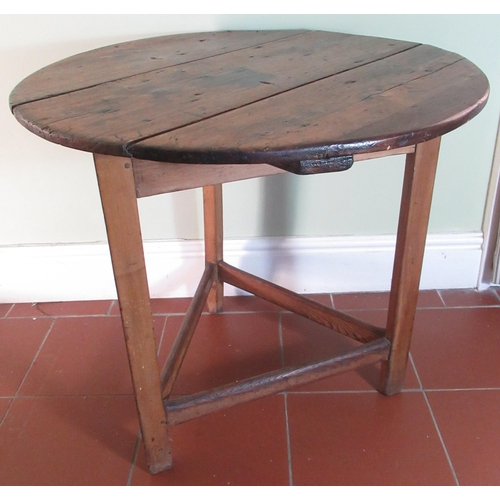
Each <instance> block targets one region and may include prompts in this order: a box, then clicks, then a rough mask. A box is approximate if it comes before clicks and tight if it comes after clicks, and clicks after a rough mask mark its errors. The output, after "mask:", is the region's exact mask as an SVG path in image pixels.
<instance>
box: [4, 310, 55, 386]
mask: <svg viewBox="0 0 500 500" xmlns="http://www.w3.org/2000/svg"><path fill="white" fill-rule="evenodd" d="M52 321H53V320H51V319H48V318H36V319H31V318H22V319H4V320H2V321H0V396H14V395H15V394H16V392H17V390H18V389H19V385H20V384H21V382H22V380H23V378H24V376H25V375H26V372H27V371H28V368H29V367H30V366H31V363H32V362H33V359H34V357H35V354H36V353H37V352H38V349H39V348H40V345H41V344H42V341H43V339H44V338H45V336H46V334H47V332H48V331H49V328H50V326H51V325H52Z"/></svg>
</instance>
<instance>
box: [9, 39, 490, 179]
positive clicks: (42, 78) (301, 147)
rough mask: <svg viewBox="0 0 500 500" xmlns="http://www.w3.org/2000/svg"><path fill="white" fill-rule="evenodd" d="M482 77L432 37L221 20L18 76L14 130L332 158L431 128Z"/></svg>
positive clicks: (102, 148)
mask: <svg viewBox="0 0 500 500" xmlns="http://www.w3.org/2000/svg"><path fill="white" fill-rule="evenodd" d="M488 93H489V85H488V80H487V78H486V77H485V75H484V74H483V73H482V72H481V71H480V70H479V69H478V68H477V67H476V66H475V65H474V64H472V63H471V62H470V61H468V60H467V59H465V58H463V57H461V56H460V55H458V54H455V53H452V52H448V51H445V50H442V49H439V48H436V47H433V46H429V45H422V44H419V43H412V42H407V41H398V40H389V39H383V38H375V37H368V36H357V35H349V34H342V33H331V32H323V31H305V30H294V31H234V32H213V33H195V34H184V35H174V36H164V37H156V38H149V39H143V40H137V41H131V42H126V43H120V44H116V45H111V46H108V47H103V48H100V49H96V50H93V51H90V52H86V53H83V54H78V55H75V56H73V57H69V58H67V59H64V60H62V61H60V62H57V63H54V64H52V65H50V66H47V67H45V68H43V69H41V70H40V71H38V72H36V73H34V74H32V75H31V76H29V77H28V78H26V79H25V80H23V81H22V82H21V83H20V84H19V85H18V86H17V87H16V88H15V89H14V90H13V91H12V93H11V96H10V106H11V109H12V111H13V113H14V115H15V117H16V118H17V119H18V120H19V121H20V122H21V124H23V125H24V126H25V127H26V128H28V129H29V130H31V131H32V132H34V133H35V134H37V135H39V136H41V137H43V138H44V139H47V140H49V141H52V142H55V143H58V144H62V145H64V146H68V147H71V148H75V149H79V150H84V151H89V152H93V153H99V154H105V155H113V156H126V157H132V158H138V159H145V160H154V161H160V162H174V163H197V164H226V163H237V164H238V163H247V164H255V163H268V164H271V165H274V166H277V167H280V168H283V169H285V170H289V171H292V172H295V173H314V172H316V171H328V170H329V169H333V170H335V169H341V168H342V159H344V158H349V156H350V155H353V154H358V153H370V152H379V151H387V150H389V149H395V148H399V147H404V146H411V145H414V144H417V143H419V142H423V141H426V140H429V139H432V138H434V137H437V136H440V135H443V134H444V133H447V132H449V131H451V130H453V129H455V128H457V127H459V126H460V125H462V124H464V123H465V122H467V121H468V120H470V119H471V118H472V117H474V116H475V115H476V114H477V113H479V111H481V109H482V108H483V107H484V105H485V104H486V101H487V98H488Z"/></svg>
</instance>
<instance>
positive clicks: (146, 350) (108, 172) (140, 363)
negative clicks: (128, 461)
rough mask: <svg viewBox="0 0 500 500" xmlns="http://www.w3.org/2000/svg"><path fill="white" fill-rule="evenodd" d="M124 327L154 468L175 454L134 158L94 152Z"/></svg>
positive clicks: (143, 430) (169, 462)
mask: <svg viewBox="0 0 500 500" xmlns="http://www.w3.org/2000/svg"><path fill="white" fill-rule="evenodd" d="M94 161H95V166H96V171H97V179H98V183H99V190H100V194H101V202H102V207H103V211H104V218H105V221H106V230H107V234H108V242H109V248H110V252H111V259H112V263H113V272H114V276H115V283H116V289H117V293H118V301H119V304H120V312H121V317H122V324H123V333H124V335H125V343H126V347H127V353H128V358H129V364H130V370H131V375H132V382H133V386H134V391H135V398H136V403H137V409H138V413H139V421H140V426H141V433H142V437H143V440H144V446H145V450H146V458H147V461H148V467H149V471H150V472H151V473H155V472H159V471H161V470H164V469H167V468H170V467H171V465H172V458H171V452H170V443H169V439H168V428H167V423H166V421H167V419H166V414H165V409H164V407H163V400H162V396H161V384H160V374H159V368H158V363H157V354H156V342H155V337H154V331H153V318H152V315H151V306H150V300H149V288H148V282H147V276H146V267H145V261H144V251H143V246H142V236H141V229H140V222H139V213H138V209H137V199H136V195H135V186H134V177H133V172H132V167H131V162H130V160H128V159H127V158H120V157H112V156H103V155H94Z"/></svg>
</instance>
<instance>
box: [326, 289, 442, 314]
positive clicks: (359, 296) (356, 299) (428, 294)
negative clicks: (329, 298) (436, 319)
mask: <svg viewBox="0 0 500 500" xmlns="http://www.w3.org/2000/svg"><path fill="white" fill-rule="evenodd" d="M333 303H334V305H335V307H336V308H337V309H340V310H344V311H347V310H355V309H387V308H388V307H389V292H372V293H343V294H334V295H333ZM417 307H419V308H421V307H443V301H442V300H441V298H440V297H439V294H438V293H437V292H436V290H421V291H420V292H419V294H418V301H417Z"/></svg>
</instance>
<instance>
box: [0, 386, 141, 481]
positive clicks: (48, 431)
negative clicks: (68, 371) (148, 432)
mask: <svg viewBox="0 0 500 500" xmlns="http://www.w3.org/2000/svg"><path fill="white" fill-rule="evenodd" d="M137 435H138V423H137V417H136V409H135V404H134V399H133V397H131V396H121V397H117V396H114V397H69V398H26V399H23V398H20V399H16V400H15V401H14V403H13V404H12V407H11V409H10V410H9V413H8V415H7V417H6V419H5V420H4V422H3V424H2V426H1V427H0V449H1V450H2V466H1V467H0V485H5V486H10V485H12V486H14V485H26V486H28V485H34V486H41V485H53V486H58V485H125V484H126V483H127V478H128V475H129V471H130V463H131V460H132V457H133V454H134V449H135V444H136V439H137Z"/></svg>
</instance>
